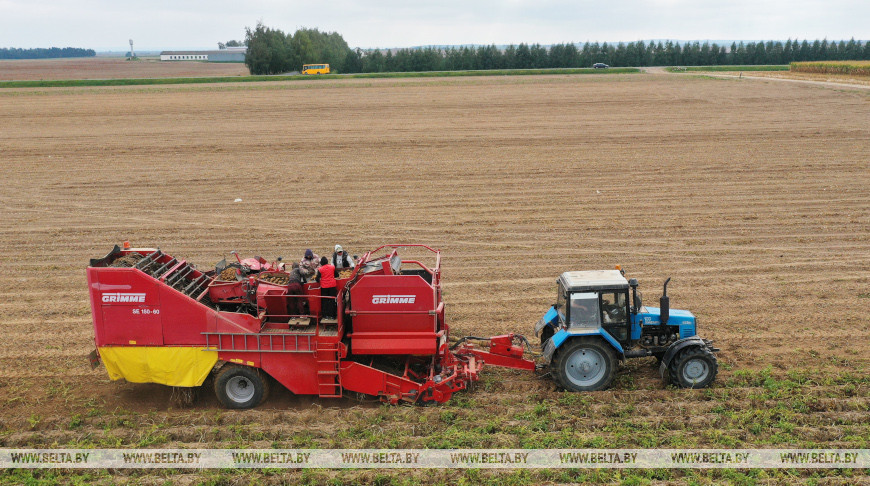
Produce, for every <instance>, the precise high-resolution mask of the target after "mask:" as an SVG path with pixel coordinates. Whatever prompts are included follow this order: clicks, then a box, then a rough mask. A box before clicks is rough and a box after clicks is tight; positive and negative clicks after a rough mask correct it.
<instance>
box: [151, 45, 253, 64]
mask: <svg viewBox="0 0 870 486" xmlns="http://www.w3.org/2000/svg"><path fill="white" fill-rule="evenodd" d="M246 51H247V48H245V47H228V48H226V49H216V50H213V51H163V52H161V53H160V60H161V61H208V62H245V52H246Z"/></svg>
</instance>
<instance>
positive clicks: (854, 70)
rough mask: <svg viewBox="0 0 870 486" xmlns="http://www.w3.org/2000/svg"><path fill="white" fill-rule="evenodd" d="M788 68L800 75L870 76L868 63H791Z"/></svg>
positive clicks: (869, 62) (869, 63)
mask: <svg viewBox="0 0 870 486" xmlns="http://www.w3.org/2000/svg"><path fill="white" fill-rule="evenodd" d="M790 68H791V71H794V72H800V73H817V74H851V75H853V76H870V61H824V62H793V63H791V65H790Z"/></svg>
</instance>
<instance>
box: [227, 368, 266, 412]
mask: <svg viewBox="0 0 870 486" xmlns="http://www.w3.org/2000/svg"><path fill="white" fill-rule="evenodd" d="M214 392H215V394H216V395H217V397H218V400H220V402H221V403H222V404H223V405H224V406H225V407H227V408H235V409H245V408H254V407H256V406H257V405H259V404H261V403H263V401H264V400H265V399H266V397H268V396H269V381H268V380H267V379H266V377H265V376H264V375H263V373H261V372H260V371H259V370H258V369H256V368H250V367H248V366H237V365H225V366H224V367H223V368H221V370H220V371H219V372H218V374H217V376H216V377H215V379H214Z"/></svg>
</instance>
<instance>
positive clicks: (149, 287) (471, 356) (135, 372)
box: [87, 242, 535, 409]
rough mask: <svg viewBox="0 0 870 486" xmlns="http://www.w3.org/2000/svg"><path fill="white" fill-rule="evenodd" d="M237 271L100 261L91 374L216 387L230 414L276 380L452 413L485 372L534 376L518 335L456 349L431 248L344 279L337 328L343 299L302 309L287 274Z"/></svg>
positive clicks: (164, 260) (254, 263)
mask: <svg viewBox="0 0 870 486" xmlns="http://www.w3.org/2000/svg"><path fill="white" fill-rule="evenodd" d="M407 248H412V249H413V250H415V251H423V252H425V253H426V254H428V255H429V256H430V257H431V258H432V259H433V260H434V263H433V264H432V266H427V265H425V264H424V263H422V262H420V261H417V260H403V259H402V258H401V257H400V256H399V250H402V249H407ZM403 251H404V250H403ZM236 259H237V262H235V263H231V264H228V263H227V262H226V261H222V262H220V263H219V264H218V265H217V267H216V268H215V270H212V271H207V272H203V271H200V270H198V269H197V268H196V267H194V266H193V265H191V264H190V263H189V262H187V261H186V260H179V259H177V258H175V257H173V256H171V255H169V254H166V253H164V252H162V251H161V250H159V249H150V248H130V246H129V244H128V243H126V242H125V243H124V246H123V248H122V247H118V246H116V247H115V248H114V249H113V250H112V251H111V252H110V253H109V254H108V255H106V256H105V257H104V258H101V259H95V260H91V263H90V266H89V267H88V270H87V275H88V288H89V292H90V301H91V312H92V315H93V323H94V334H95V342H96V346H97V350H96V351H94V352H93V353H91V361H92V364H93V365H94V366H97V365H98V364H99V363H100V362H102V363H103V364H104V365H105V367H106V370H107V371H108V373H109V376H110V377H111V378H112V379H120V378H124V379H126V380H127V381H130V382H135V383H160V384H164V385H169V386H174V387H187V388H189V389H190V388H192V387H198V386H200V385H202V383H203V382H204V381H205V380H206V378H208V377H209V375H213V376H214V383H215V393H216V394H217V396H218V398H219V399H220V401H221V402H222V403H223V404H224V405H225V406H227V407H229V408H240V409H243V408H251V407H255V406H257V405H258V404H260V403H261V402H262V401H263V400H265V398H266V396H267V395H268V388H269V380H268V379H267V377H266V375H268V376H270V377H272V378H273V379H274V380H275V381H277V382H278V383H280V384H282V385H283V386H285V387H287V388H288V389H289V390H290V391H291V392H293V393H295V394H298V395H317V396H320V397H340V396H342V395H343V393H344V392H345V391H350V392H356V393H360V394H364V395H371V396H375V397H378V398H380V399H381V400H383V401H385V402H389V403H397V402H400V401H406V402H415V403H425V402H438V403H443V402H446V401H447V400H449V399H450V397H451V396H452V395H453V393H455V392H457V391H460V390H462V389H465V388H467V387H468V385H469V384H470V383H472V382H474V381H476V380H477V379H478V377H479V373H480V371H481V369H482V368H483V367H484V365H490V366H503V367H508V368H516V369H524V370H534V369H535V362H534V361H533V360H531V359H524V358H523V354H524V345H525V346H528V342H527V341H526V340H525V338H523V337H522V336H519V335H514V334H507V335H503V336H495V337H492V338H488V339H481V338H472V337H469V338H463V339H460V340H459V341H458V342H456V343H453V344H452V346H451V343H450V340H449V337H450V336H449V332H450V328H449V326H448V325H447V322H446V321H445V317H444V301H443V299H442V292H441V253H440V251H438V250H435V249H432V248H430V247H428V246H425V245H384V246H381V247H379V248H377V249H375V250H373V251H370V252H368V253H366V254H364V255H363V257H362V258H361V259H360V261H359V262H358V264H357V266H356V267H355V268H354V269H353V270H352V271H349V269H344V272H346V273H348V274H345V273H343V274H342V275H339V278H338V280H337V281H338V295H337V297H336V301H337V308H338V316H337V318H336V319H326V318H324V317H323V316H321V313H320V308H321V300H322V299H323V298H332V297H321V296H320V288H319V285H318V284H317V283H316V282H308V283H305V284H303V294H302V295H291V294H288V285H287V283H288V280H289V274H287V273H285V272H284V271H283V268H282V267H283V266H282V265H281V264H280V263H279V262H274V263H269V262H267V261H265V260H264V259H262V258H259V257H256V258H254V259H245V260H241V259H239V258H238V256H237V257H236ZM471 340H481V341H488V342H489V348H488V349H482V348H478V347H476V346H475V345H474V344H472V343H471V342H469V341H471Z"/></svg>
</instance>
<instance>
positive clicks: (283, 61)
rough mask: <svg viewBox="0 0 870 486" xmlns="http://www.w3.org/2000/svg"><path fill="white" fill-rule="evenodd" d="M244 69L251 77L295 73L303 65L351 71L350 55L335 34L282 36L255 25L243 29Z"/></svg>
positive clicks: (303, 32)
mask: <svg viewBox="0 0 870 486" xmlns="http://www.w3.org/2000/svg"><path fill="white" fill-rule="evenodd" d="M245 45H247V46H248V50H247V51H246V55H245V65H246V66H248V69H249V70H250V71H251V74H280V73H286V72H291V71H299V70H300V69H301V68H302V65H303V64H314V63H326V64H329V65H330V66H332V68H333V69H335V70H337V71H340V72H359V71H358V70H356V71H354V70H353V69H354V68H355V67H354V66H353V65H350V64H348V60H349V58H352V57H354V56H352V55H351V54H352V53H354V52H355V51H353V50H352V49H351V48H350V47H348V45H347V42H345V41H344V38H343V37H342V36H341V34H339V33H338V32H329V33H327V32H321V31H319V30H317V29H307V28H303V29H299V30H297V31H296V32H294V33H293V34H285V33H284V32H283V31H281V30H280V29H271V28H269V27H266V26H265V25H263V23H262V22H260V23H258V24H257V26H256V27H255V28H254V29H250V28H248V29H245Z"/></svg>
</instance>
